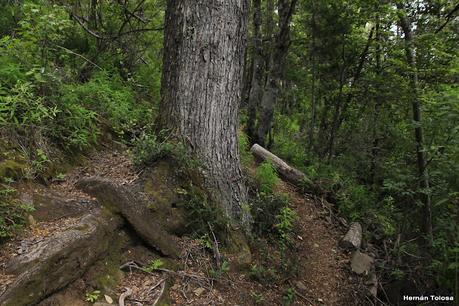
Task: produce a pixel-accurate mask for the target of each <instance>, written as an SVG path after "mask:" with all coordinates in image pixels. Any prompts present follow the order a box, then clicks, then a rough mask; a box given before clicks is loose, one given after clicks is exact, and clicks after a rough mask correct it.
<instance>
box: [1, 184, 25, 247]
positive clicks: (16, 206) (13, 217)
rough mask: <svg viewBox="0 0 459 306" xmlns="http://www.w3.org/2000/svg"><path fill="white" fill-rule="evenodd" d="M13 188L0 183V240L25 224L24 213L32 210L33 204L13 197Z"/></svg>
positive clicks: (10, 235)
mask: <svg viewBox="0 0 459 306" xmlns="http://www.w3.org/2000/svg"><path fill="white" fill-rule="evenodd" d="M14 192H15V190H14V189H13V188H11V187H9V186H7V185H0V242H1V241H2V240H5V239H7V238H10V237H12V236H13V235H14V233H16V232H17V231H18V230H19V229H21V228H22V227H23V226H24V224H25V214H26V213H27V212H31V211H33V206H31V205H30V204H27V203H23V202H20V201H18V200H15V199H14V198H13V194H14Z"/></svg>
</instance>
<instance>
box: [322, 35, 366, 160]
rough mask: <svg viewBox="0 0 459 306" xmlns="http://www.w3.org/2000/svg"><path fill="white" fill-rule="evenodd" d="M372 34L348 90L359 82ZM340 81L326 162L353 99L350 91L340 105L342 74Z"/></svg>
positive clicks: (330, 155)
mask: <svg viewBox="0 0 459 306" xmlns="http://www.w3.org/2000/svg"><path fill="white" fill-rule="evenodd" d="M373 32H374V27H372V28H371V30H370V33H369V34H368V39H367V42H366V44H365V47H364V49H363V51H362V53H361V54H360V57H359V64H358V66H357V68H356V70H355V72H354V75H353V78H352V83H351V84H350V85H349V88H350V89H352V88H353V87H354V86H355V85H356V84H357V82H358V81H359V79H360V76H361V75H362V71H363V67H364V65H365V61H366V59H367V56H368V51H369V50H370V46H371V42H372V40H373ZM342 56H343V65H345V58H344V41H343V55H342ZM343 73H344V70H343ZM341 77H342V78H341V79H340V94H339V99H338V103H337V104H336V108H335V113H334V117H333V123H332V126H331V131H330V137H329V142H328V149H327V151H328V160H330V159H331V158H332V157H333V155H334V154H335V138H336V134H337V133H338V131H339V129H340V127H341V124H342V123H343V121H344V119H345V118H346V113H347V108H348V107H349V104H350V103H351V101H352V98H353V93H352V91H350V92H349V93H348V94H347V95H346V99H345V100H344V103H342V100H343V86H344V83H343V82H344V81H345V80H344V75H343V74H342V75H341Z"/></svg>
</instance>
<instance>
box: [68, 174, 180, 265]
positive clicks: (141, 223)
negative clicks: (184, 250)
mask: <svg viewBox="0 0 459 306" xmlns="http://www.w3.org/2000/svg"><path fill="white" fill-rule="evenodd" d="M77 187H78V188H80V189H81V190H83V191H84V192H86V193H88V194H90V195H91V196H94V197H96V198H97V200H98V201H99V202H100V204H101V205H102V206H104V207H106V208H107V209H109V210H111V211H112V212H114V213H117V214H120V215H121V216H123V217H124V218H125V219H126V221H127V222H128V223H129V224H130V225H131V226H132V227H133V229H134V230H135V231H136V233H137V234H138V235H139V237H141V238H142V239H143V240H144V241H145V242H146V243H147V244H149V245H150V246H151V247H153V248H155V249H157V250H158V251H160V252H161V253H162V254H163V255H166V256H170V257H175V258H176V257H178V256H179V253H180V252H179V247H178V245H177V243H176V240H175V237H174V236H173V235H171V234H170V233H168V232H167V230H166V228H165V227H164V226H163V222H162V220H161V216H159V215H155V213H154V211H153V210H151V209H150V208H149V203H148V201H147V200H146V199H145V198H143V197H142V196H141V194H138V193H133V192H132V191H131V190H129V189H128V188H127V187H124V186H121V185H117V184H115V183H113V182H112V181H110V180H109V179H105V178H101V177H90V178H83V179H81V180H80V181H78V183H77Z"/></svg>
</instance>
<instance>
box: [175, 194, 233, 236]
mask: <svg viewBox="0 0 459 306" xmlns="http://www.w3.org/2000/svg"><path fill="white" fill-rule="evenodd" d="M181 193H182V195H184V196H185V208H186V218H187V221H188V222H187V225H186V226H187V230H188V231H189V232H191V233H194V235H195V236H196V237H205V236H207V237H210V230H212V231H213V232H214V234H215V235H217V238H218V240H219V241H222V242H225V241H226V238H227V229H228V228H227V225H228V220H227V219H226V217H225V214H224V213H223V212H222V211H221V209H220V208H219V207H217V206H216V205H215V204H214V203H212V202H211V201H210V200H209V199H208V197H207V195H206V193H205V192H204V191H203V190H201V189H199V188H198V187H196V186H192V185H190V186H189V187H188V188H187V189H186V190H182V191H181Z"/></svg>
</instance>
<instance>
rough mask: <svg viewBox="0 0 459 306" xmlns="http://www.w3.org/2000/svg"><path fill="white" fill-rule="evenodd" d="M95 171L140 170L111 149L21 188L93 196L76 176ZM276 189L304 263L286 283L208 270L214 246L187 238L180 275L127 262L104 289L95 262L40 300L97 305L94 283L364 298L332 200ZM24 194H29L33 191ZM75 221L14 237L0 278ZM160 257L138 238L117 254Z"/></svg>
mask: <svg viewBox="0 0 459 306" xmlns="http://www.w3.org/2000/svg"><path fill="white" fill-rule="evenodd" d="M93 175H98V176H102V177H107V178H109V179H111V180H113V181H114V182H116V183H117V184H122V185H125V186H129V185H130V184H131V183H132V182H133V181H135V180H136V179H137V178H138V176H139V172H138V171H137V170H136V169H135V167H134V166H133V164H132V162H131V159H130V158H129V156H128V154H127V152H124V151H123V150H119V151H118V150H116V149H113V148H109V149H108V148H107V149H106V150H102V151H96V152H93V153H92V154H90V155H89V156H88V157H87V160H86V161H85V162H84V163H83V165H81V166H77V167H75V168H74V169H73V170H71V171H70V172H69V173H67V174H66V176H65V177H64V178H63V179H61V180H59V181H54V182H51V183H50V185H49V186H47V187H46V188H43V187H37V186H35V185H34V186H27V187H23V188H25V189H27V188H28V189H29V190H28V191H29V193H30V191H31V190H32V191H33V192H52V193H53V194H58V195H59V196H61V197H64V198H66V199H67V200H78V201H82V200H87V201H92V200H94V199H92V198H91V197H90V196H88V195H86V194H84V193H83V192H81V191H80V190H78V189H77V188H76V187H75V183H76V182H77V181H78V180H79V179H81V178H83V177H89V176H93ZM23 191H24V190H23ZM275 192H283V193H287V194H288V195H289V198H290V207H291V208H292V209H293V210H295V211H296V213H297V215H298V219H297V229H296V231H295V237H294V245H293V247H292V248H293V249H294V252H293V253H292V254H294V256H296V259H297V263H298V267H297V273H295V276H293V277H287V278H286V279H283V280H282V281H281V282H278V281H277V282H273V283H270V282H269V281H263V282H260V281H259V280H258V281H256V280H254V279H253V278H252V277H250V276H249V274H250V273H248V272H247V271H239V270H238V269H230V270H229V271H225V272H224V273H222V274H221V275H220V276H219V277H210V276H209V271H210V270H212V267H213V266H214V264H213V261H214V258H213V254H212V252H209V250H207V249H206V248H205V247H203V245H202V242H201V241H199V240H198V239H191V238H189V237H181V238H180V239H181V241H180V246H181V247H182V254H181V257H180V259H179V262H178V263H177V264H176V266H179V267H180V269H179V270H176V271H175V273H174V274H170V273H168V272H167V271H152V272H145V271H142V270H140V269H136V268H133V267H128V269H127V270H126V269H124V272H121V271H116V272H115V274H116V276H113V277H114V278H116V279H117V284H116V285H114V286H112V288H104V289H102V288H95V285H94V282H93V281H92V278H94V277H95V276H94V275H95V274H97V269H96V270H95V271H94V269H93V270H90V271H88V272H87V273H86V274H85V275H84V276H83V277H82V278H81V279H79V280H77V281H75V282H74V283H72V284H71V285H69V286H68V287H67V288H66V289H64V290H63V291H61V292H60V293H58V294H55V295H54V296H52V297H51V298H48V299H47V300H45V301H44V302H42V303H41V304H40V305H76V306H78V305H91V304H90V303H88V302H86V301H85V297H87V296H86V294H87V293H88V292H93V291H94V290H96V289H98V290H101V291H102V292H101V295H100V296H99V299H98V301H103V300H104V294H106V295H108V296H109V297H111V298H112V299H113V300H115V304H116V301H117V300H118V297H119V296H120V295H121V294H122V293H123V292H125V291H126V290H127V289H126V288H129V289H131V290H132V294H131V295H130V296H129V297H128V298H127V299H126V305H152V304H153V303H154V301H155V300H156V299H157V298H158V296H159V295H160V294H161V293H162V292H166V293H167V294H168V295H169V299H168V300H169V303H170V304H171V305H282V304H283V301H285V299H286V297H287V298H288V293H286V290H287V289H288V288H291V289H290V295H292V291H293V295H294V297H292V296H290V300H291V301H292V302H293V303H291V304H290V305H314V306H315V305H336V306H346V305H360V304H363V302H364V301H362V299H364V296H363V293H362V291H361V289H360V286H359V285H358V284H359V283H360V281H359V278H358V277H357V276H356V275H353V274H352V272H351V271H350V264H349V262H350V255H349V254H347V253H345V252H344V251H343V250H341V249H340V248H339V247H338V243H339V241H340V239H341V237H342V235H343V234H344V233H343V230H344V229H343V228H342V227H341V226H339V225H338V223H337V222H336V219H335V218H334V217H333V216H332V214H331V212H330V210H329V209H328V208H327V205H324V203H323V202H322V201H321V200H320V199H316V198H313V197H309V196H304V195H301V194H299V193H298V192H297V191H296V190H295V188H294V187H293V186H291V185H289V184H287V183H285V182H283V181H282V182H280V183H279V184H278V186H277V187H276V190H275ZM24 194H27V190H25V191H24ZM77 222H78V219H77V218H72V217H62V218H59V219H57V220H52V221H47V222H38V224H34V225H33V226H31V227H30V228H28V229H26V230H25V231H24V232H23V233H22V234H21V235H20V236H18V237H17V238H15V239H14V240H12V241H10V242H9V243H8V244H7V245H6V246H5V247H3V248H2V250H1V251H0V282H2V283H4V284H8V283H9V282H11V280H9V278H8V277H10V276H8V275H6V274H4V275H3V276H2V271H1V270H2V265H5V263H6V262H7V261H8V259H9V258H11V257H12V256H15V255H17V254H20V253H21V246H23V245H24V244H27V243H29V244H30V243H34V241H35V242H36V241H40V240H43V239H45V238H46V237H47V236H49V235H52V234H53V233H54V232H58V231H61V230H63V229H65V228H66V227H67V226H68V224H75V223H77ZM269 248H270V246H268V252H270V249H269ZM273 252H274V250H273ZM158 256H159V255H158V254H155V253H154V251H151V250H149V249H148V248H146V247H145V246H143V245H142V244H141V243H140V244H135V245H133V244H130V245H127V246H126V247H125V248H124V249H123V253H122V255H121V257H120V258H118V259H117V260H118V264H123V263H125V262H130V261H135V262H136V263H143V264H145V265H146V264H148V262H150V261H151V260H153V259H155V258H158ZM260 256H263V254H261V253H259V252H258V251H257V250H254V254H253V257H254V259H255V260H257V257H260ZM102 261H103V260H102ZM106 264H107V263H106V262H105V265H106ZM10 278H11V277H10ZM0 287H1V286H0ZM0 293H1V288H0ZM109 300H110V298H109ZM100 305H104V304H100Z"/></svg>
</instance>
